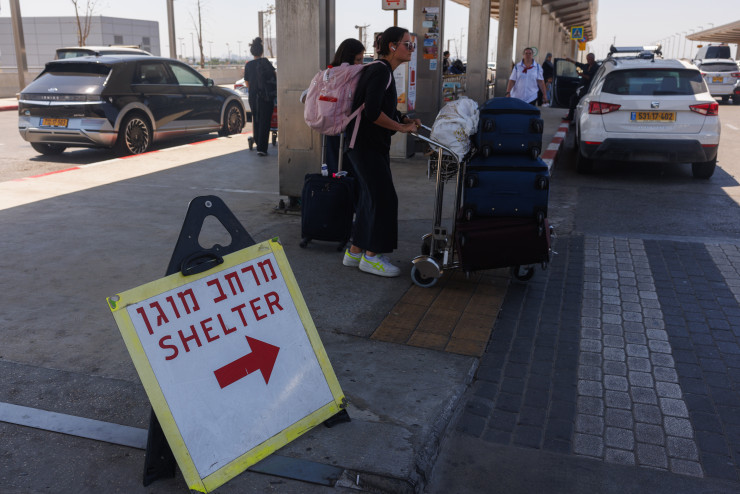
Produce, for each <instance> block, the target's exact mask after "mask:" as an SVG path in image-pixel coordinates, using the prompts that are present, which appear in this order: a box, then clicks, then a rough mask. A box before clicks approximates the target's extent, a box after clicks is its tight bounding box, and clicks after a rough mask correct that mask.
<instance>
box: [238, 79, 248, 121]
mask: <svg viewBox="0 0 740 494" xmlns="http://www.w3.org/2000/svg"><path fill="white" fill-rule="evenodd" d="M234 91H236V92H237V93H239V96H241V98H242V104H244V110H245V111H246V114H247V122H251V121H252V109H251V108H250V106H249V88H248V87H247V85H246V84H245V83H244V78H243V77H242V78H241V79H239V80H238V81H236V82H235V83H234Z"/></svg>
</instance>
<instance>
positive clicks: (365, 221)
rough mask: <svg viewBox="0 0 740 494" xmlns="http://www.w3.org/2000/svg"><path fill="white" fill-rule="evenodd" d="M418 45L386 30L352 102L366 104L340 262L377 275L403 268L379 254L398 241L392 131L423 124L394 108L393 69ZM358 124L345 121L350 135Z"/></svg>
mask: <svg viewBox="0 0 740 494" xmlns="http://www.w3.org/2000/svg"><path fill="white" fill-rule="evenodd" d="M415 49H416V46H415V45H414V44H413V43H412V42H411V36H410V35H409V32H408V30H406V29H403V28H399V27H390V28H388V29H386V30H385V32H383V34H382V35H381V36H380V39H379V41H378V46H376V47H375V51H376V53H377V54H378V55H379V59H380V62H378V63H372V64H368V65H367V67H365V69H364V70H363V72H362V75H361V76H360V80H359V82H358V83H357V89H356V92H355V98H354V102H353V104H352V109H353V111H354V110H356V109H357V108H359V107H360V105H362V104H363V103H364V105H365V108H364V109H363V110H362V112H361V114H360V122H359V128H358V133H357V138H356V141H355V142H354V146H353V147H352V148H351V149H350V150H349V152H348V156H349V158H350V160H351V161H352V165H353V166H354V171H355V174H356V176H357V182H358V185H359V189H360V193H359V195H360V197H359V202H358V205H357V210H356V216H355V223H354V226H353V228H352V245H351V246H350V248H349V249H347V250H346V251H345V253H344V259H343V261H342V263H343V264H344V265H345V266H353V267H359V268H360V270H361V271H365V272H367V273H372V274H375V275H378V276H385V277H393V276H398V275H399V274H400V272H401V270H400V269H399V268H398V267H396V266H394V265H393V264H391V262H390V260H389V259H388V258H387V257H386V256H384V255H381V253H387V252H391V251H393V250H394V249H395V248H396V244H397V242H398V196H396V189H395V187H394V186H393V177H392V175H391V158H390V148H391V136H392V135H393V134H394V133H395V132H414V131H416V129H418V128H419V126H420V125H421V121H420V120H419V119H410V118H408V117H407V116H405V115H401V114H400V113H399V112H398V111H397V110H396V104H397V98H398V97H397V95H396V85H395V83H394V81H393V71H394V70H395V69H396V67H398V66H399V65H401V64H402V63H404V62H408V61H409V60H411V54H412V53H413V51H414V50H415ZM389 82H390V84H389ZM355 125H357V120H354V121H352V122H351V123H350V124H349V125H348V126H347V136H352V134H353V131H354V127H355ZM363 250H364V251H365V253H364V254H363V253H362V251H363Z"/></svg>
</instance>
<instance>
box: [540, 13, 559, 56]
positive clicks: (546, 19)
mask: <svg viewBox="0 0 740 494" xmlns="http://www.w3.org/2000/svg"><path fill="white" fill-rule="evenodd" d="M541 16H542V18H541V19H540V27H541V32H540V45H541V46H542V51H543V52H544V53H543V55H546V54H547V52H550V53H552V56H553V58H555V46H554V44H553V42H552V41H553V35H552V28H553V25H554V24H553V22H552V19H550V15H549V14H548V13H547V12H545V11H544V10H543V11H542V14H541Z"/></svg>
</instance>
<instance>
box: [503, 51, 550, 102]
mask: <svg viewBox="0 0 740 494" xmlns="http://www.w3.org/2000/svg"><path fill="white" fill-rule="evenodd" d="M523 55H524V57H523V58H522V60H521V61H520V62H519V63H517V64H516V65H514V68H513V69H512V71H511V77H509V83H508V84H507V85H506V96H511V97H512V98H519V99H520V100H522V101H526V102H527V103H529V104H530V105H534V104H535V103H537V88H539V89H540V91H542V94H545V93H547V89H546V88H545V81H544V80H543V78H542V67H540V64H538V63H537V62H536V61H535V60H534V58H533V55H534V51H533V50H532V48H529V47H527V48H525V49H524V52H523ZM548 101H549V99H547V98H546V97H545V98H543V102H544V103H547V102H548Z"/></svg>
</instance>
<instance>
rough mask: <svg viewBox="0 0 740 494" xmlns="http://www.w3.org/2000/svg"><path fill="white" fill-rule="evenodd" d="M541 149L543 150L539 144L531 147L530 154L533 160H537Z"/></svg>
mask: <svg viewBox="0 0 740 494" xmlns="http://www.w3.org/2000/svg"><path fill="white" fill-rule="evenodd" d="M540 151H541V150H540V147H539V146H532V147H531V148H529V156H530V157H531V158H532V159H533V160H536V159H537V157H538V156H539V155H540Z"/></svg>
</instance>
